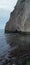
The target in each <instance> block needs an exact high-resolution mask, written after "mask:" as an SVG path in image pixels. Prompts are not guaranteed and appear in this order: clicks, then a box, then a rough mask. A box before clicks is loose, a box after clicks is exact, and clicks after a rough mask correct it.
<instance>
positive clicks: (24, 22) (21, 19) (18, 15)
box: [5, 0, 30, 32]
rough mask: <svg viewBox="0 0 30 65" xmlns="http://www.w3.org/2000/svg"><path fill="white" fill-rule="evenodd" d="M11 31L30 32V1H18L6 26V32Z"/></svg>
mask: <svg viewBox="0 0 30 65" xmlns="http://www.w3.org/2000/svg"><path fill="white" fill-rule="evenodd" d="M11 31H12V32H15V31H22V32H30V0H18V2H17V4H16V6H15V8H14V10H13V12H11V15H10V19H9V21H8V22H7V23H6V26H5V32H11Z"/></svg>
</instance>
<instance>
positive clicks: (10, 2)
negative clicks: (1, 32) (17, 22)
mask: <svg viewBox="0 0 30 65" xmlns="http://www.w3.org/2000/svg"><path fill="white" fill-rule="evenodd" d="M16 3H17V0H0V29H4V28H5V25H6V22H7V21H8V20H9V17H10V13H11V12H12V11H13V9H14V7H15V5H16Z"/></svg>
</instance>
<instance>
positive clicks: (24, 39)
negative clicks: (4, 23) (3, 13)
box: [0, 29, 30, 65]
mask: <svg viewBox="0 0 30 65" xmlns="http://www.w3.org/2000/svg"><path fill="white" fill-rule="evenodd" d="M28 44H29V46H27V45H28ZM21 45H22V46H21ZM21 47H22V48H21ZM25 48H26V49H27V51H28V48H30V35H22V34H20V33H5V30H3V29H0V65H22V62H21V61H22V60H21V58H20V57H21V56H22V55H23V54H21V53H20V50H21V52H22V51H23V50H25ZM20 54H21V56H20ZM24 54H25V52H24ZM26 54H27V53H26ZM29 55H30V54H29ZM29 57H30V56H29ZM29 62H30V61H29ZM27 64H28V63H27ZM24 65H25V64H24ZM28 65H30V63H29V64H28Z"/></svg>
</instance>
